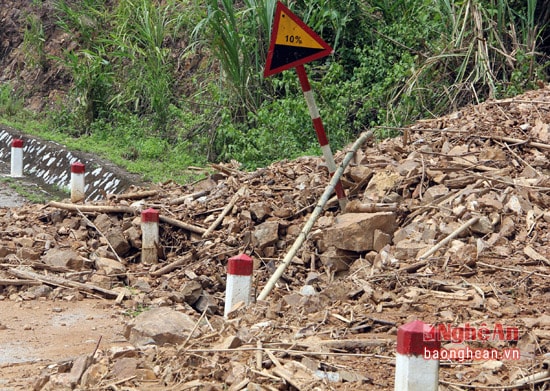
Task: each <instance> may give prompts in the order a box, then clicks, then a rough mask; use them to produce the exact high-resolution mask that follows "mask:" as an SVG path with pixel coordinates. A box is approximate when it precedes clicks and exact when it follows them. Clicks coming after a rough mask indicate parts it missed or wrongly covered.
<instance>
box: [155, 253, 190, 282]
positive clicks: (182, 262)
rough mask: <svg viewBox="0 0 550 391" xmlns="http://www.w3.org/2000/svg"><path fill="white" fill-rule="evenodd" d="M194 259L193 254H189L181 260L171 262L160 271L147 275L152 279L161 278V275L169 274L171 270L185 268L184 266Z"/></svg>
mask: <svg viewBox="0 0 550 391" xmlns="http://www.w3.org/2000/svg"><path fill="white" fill-rule="evenodd" d="M194 258H195V254H194V252H190V253H188V254H186V255H184V256H182V257H181V258H179V259H177V260H175V261H174V262H171V263H169V264H168V265H166V266H163V267H161V268H160V269H158V270H155V271H153V272H151V273H149V274H150V275H151V276H153V277H159V276H162V275H163V274H166V273H170V272H171V271H172V270H175V269H177V268H178V267H180V266H185V265H187V264H189V263H190V262H191V261H193V260H194Z"/></svg>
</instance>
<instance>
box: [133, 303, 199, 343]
mask: <svg viewBox="0 0 550 391" xmlns="http://www.w3.org/2000/svg"><path fill="white" fill-rule="evenodd" d="M195 323H196V321H195V320H194V319H193V318H191V317H190V316H188V315H186V314H184V313H182V312H178V311H175V310H173V309H170V308H168V307H159V308H153V309H151V310H148V311H145V312H143V313H141V314H139V315H138V316H137V317H136V318H134V319H133V320H132V321H130V322H129V323H128V324H127V325H126V327H125V328H124V336H125V337H126V339H128V341H130V343H132V344H133V345H138V346H140V345H147V344H156V345H164V344H170V345H176V344H179V343H182V342H183V341H185V340H186V339H187V337H188V336H189V334H190V333H191V332H192V330H193V329H194V328H195ZM200 334H201V333H200V331H199V330H198V329H197V330H195V332H194V333H193V335H192V337H193V338H198V337H200Z"/></svg>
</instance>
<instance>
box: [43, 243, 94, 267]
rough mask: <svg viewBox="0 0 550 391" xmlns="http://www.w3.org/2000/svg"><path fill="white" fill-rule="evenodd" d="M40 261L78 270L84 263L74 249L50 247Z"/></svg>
mask: <svg viewBox="0 0 550 391" xmlns="http://www.w3.org/2000/svg"><path fill="white" fill-rule="evenodd" d="M42 262H44V263H45V264H46V265H49V266H53V267H62V268H67V269H72V270H80V269H82V266H83V265H84V261H83V259H82V257H81V256H80V255H79V254H78V253H77V252H76V251H74V250H70V249H66V250H63V249H59V248H52V249H50V250H48V252H47V253H46V254H44V256H43V257H42Z"/></svg>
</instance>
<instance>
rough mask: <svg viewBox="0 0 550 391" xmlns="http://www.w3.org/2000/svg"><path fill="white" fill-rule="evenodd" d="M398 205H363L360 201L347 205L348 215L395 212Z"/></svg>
mask: <svg viewBox="0 0 550 391" xmlns="http://www.w3.org/2000/svg"><path fill="white" fill-rule="evenodd" d="M396 210H397V203H396V202H394V203H391V204H380V203H362V202H361V201H359V200H353V201H351V202H349V203H348V204H347V205H346V209H345V211H346V213H376V212H395V211H396Z"/></svg>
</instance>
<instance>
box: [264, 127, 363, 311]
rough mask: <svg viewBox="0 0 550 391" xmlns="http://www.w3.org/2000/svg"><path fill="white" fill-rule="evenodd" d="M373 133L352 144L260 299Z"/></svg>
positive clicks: (292, 254) (267, 291)
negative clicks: (352, 160) (358, 151)
mask: <svg viewBox="0 0 550 391" xmlns="http://www.w3.org/2000/svg"><path fill="white" fill-rule="evenodd" d="M372 135H373V131H372V130H369V131H368V132H363V133H361V136H360V137H359V138H358V139H357V140H356V141H355V143H354V144H353V145H352V147H351V150H349V151H348V153H347V154H346V156H345V157H344V160H343V161H342V164H341V165H340V166H339V167H338V169H337V170H336V171H335V172H334V175H332V178H331V180H330V182H329V184H328V186H327V188H326V189H325V192H324V193H323V195H322V196H321V198H320V199H319V201H318V202H317V205H316V206H315V209H314V210H313V213H312V214H311V216H310V218H309V220H308V221H307V222H306V224H305V225H304V228H302V232H300V234H299V235H298V237H297V238H296V240H295V241H294V244H293V245H292V247H291V248H290V250H289V251H288V253H287V254H286V255H285V258H284V259H283V261H282V263H281V264H280V265H279V267H278V268H277V270H275V272H274V273H273V275H272V276H271V278H270V279H269V281H268V282H267V284H266V286H265V287H264V289H263V290H262V291H261V292H260V295H259V296H258V300H265V299H266V297H267V295H269V293H270V292H271V290H272V289H273V287H274V286H275V284H276V283H277V281H278V280H279V278H281V276H282V275H283V273H284V271H285V270H286V268H287V267H288V265H289V264H290V262H291V261H292V258H294V255H295V254H296V252H297V251H298V250H299V249H300V247H302V244H303V243H304V242H305V240H306V238H307V235H308V234H309V232H310V231H311V229H312V228H313V224H315V222H316V221H317V219H318V218H319V216H320V215H321V212H322V211H323V208H324V207H325V204H326V203H327V202H328V200H329V198H330V196H331V194H332V192H333V191H334V188H335V187H336V185H337V184H338V183H340V177H341V176H342V174H343V173H344V170H345V169H346V167H347V166H348V164H349V162H350V161H351V159H353V156H354V155H355V153H356V152H357V150H358V149H359V147H361V145H363V143H364V142H365V141H367V139H369V138H370V137H372Z"/></svg>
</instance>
